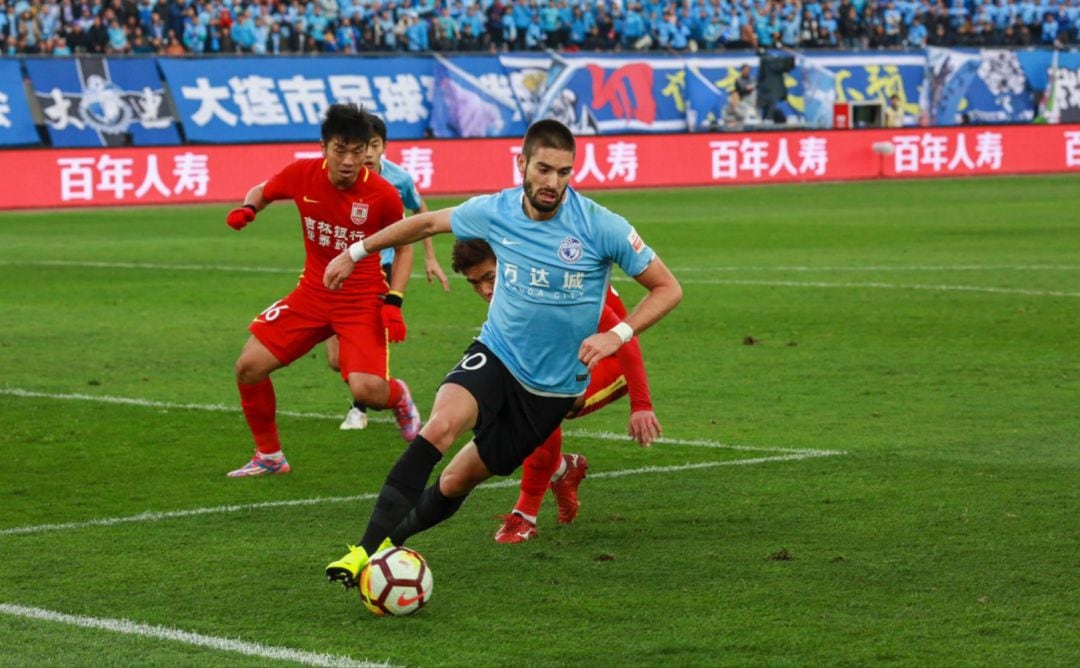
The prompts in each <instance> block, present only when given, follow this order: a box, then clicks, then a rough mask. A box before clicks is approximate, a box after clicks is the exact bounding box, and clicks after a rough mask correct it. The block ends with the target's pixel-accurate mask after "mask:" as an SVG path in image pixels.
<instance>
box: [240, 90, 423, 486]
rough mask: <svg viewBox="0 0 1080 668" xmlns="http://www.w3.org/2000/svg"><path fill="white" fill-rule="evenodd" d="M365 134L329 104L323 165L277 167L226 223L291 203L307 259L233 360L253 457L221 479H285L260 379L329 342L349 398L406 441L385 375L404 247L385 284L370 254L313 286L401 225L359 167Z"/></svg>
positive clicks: (406, 267)
mask: <svg viewBox="0 0 1080 668" xmlns="http://www.w3.org/2000/svg"><path fill="white" fill-rule="evenodd" d="M372 135H373V130H372V127H371V123H370V121H369V120H368V118H367V116H366V115H365V114H364V113H363V112H362V111H361V110H360V109H358V108H357V107H356V106H355V105H347V104H335V105H332V106H331V107H330V108H329V109H328V110H327V112H326V118H325V120H324V121H323V124H322V142H321V146H322V152H323V158H315V159H307V160H297V161H295V162H293V163H291V164H289V165H287V166H286V167H285V168H284V169H282V170H281V171H280V172H278V173H277V174H275V175H274V176H272V177H271V178H270V179H269V180H268V181H266V182H265V183H261V184H259V185H257V186H255V187H254V188H252V189H251V190H250V191H249V192H248V194H247V196H246V197H245V198H244V204H243V206H241V207H238V208H236V209H233V210H232V211H230V212H229V215H228V217H227V218H226V222H227V223H228V224H229V225H230V226H231V227H233V228H234V229H237V230H240V229H243V227H244V226H246V225H247V224H248V223H250V222H251V221H252V220H254V219H255V214H256V213H257V212H258V211H260V210H262V209H263V208H264V207H266V206H267V205H268V204H269V203H270V202H273V201H275V200H283V199H291V200H292V201H293V202H294V203H295V204H296V208H297V209H298V211H299V214H300V225H301V230H302V232H303V235H304V248H305V251H306V255H307V258H306V260H305V262H304V273H303V274H301V276H300V282H299V284H298V285H297V286H296V289H294V290H293V291H292V292H290V293H289V294H288V295H286V296H285V297H284V298H283V299H280V300H278V301H276V302H274V303H273V304H271V305H270V306H269V307H268V308H267V309H266V310H265V311H263V312H262V313H260V314H259V316H258V317H256V318H255V320H254V321H253V322H252V323H251V325H250V326H249V327H248V330H249V331H250V332H251V337H250V338H248V341H247V343H246V344H244V349H243V350H242V351H241V352H240V357H239V359H237V360H236V384H237V387H238V388H239V390H240V403H241V406H242V407H243V409H244V417H245V418H247V422H248V426H249V427H250V428H251V435H252V436H253V437H254V439H255V456H254V457H252V458H251V461H249V462H248V463H247V464H245V465H244V466H242V467H241V468H239V469H236V470H235V471H232V472H230V473H229V476H230V477H234V478H238V477H243V476H257V475H265V474H275V473H288V472H289V470H290V467H289V463H288V462H287V461H286V460H285V456H284V454H283V453H282V451H281V443H280V441H279V439H278V430H277V422H276V419H275V413H276V400H275V397H274V386H273V384H272V383H271V380H270V374H272V373H273V372H274V371H276V370H277V369H280V368H281V367H283V366H287V365H288V364H290V363H291V362H292V361H293V360H295V359H298V358H300V357H301V356H303V355H304V354H306V353H307V352H308V351H309V350H311V348H312V347H313V346H315V345H316V344H317V343H319V342H320V341H323V340H325V339H326V338H327V337H329V336H331V335H334V334H336V335H337V336H338V339H339V340H340V342H341V359H340V364H341V376H342V378H344V379H345V382H346V383H348V385H349V390H350V391H351V392H352V394H353V397H354V398H355V399H356V400H357V401H361V402H363V403H364V405H366V406H370V407H372V408H375V409H383V408H390V409H392V410H393V412H394V417H395V418H396V420H397V423H398V427H399V428H400V431H401V435H402V437H403V438H404V439H405V440H406V441H412V440H413V439H414V438H416V434H417V432H418V431H419V429H420V415H419V413H418V411H417V410H416V406H415V404H414V403H413V400H412V397H411V396H410V394H409V388H408V386H406V385H405V383H404V382H403V381H401V380H400V379H397V378H391V377H390V375H389V369H388V358H389V355H388V351H387V342H388V341H389V342H391V343H397V342H400V341H404V340H405V333H406V331H405V321H404V319H403V318H402V315H401V304H402V297H403V294H404V290H405V285H406V283H407V281H408V280H409V274H410V272H411V270H412V255H413V254H412V247H411V246H401V247H399V248H397V249H396V251H397V254H396V257H395V260H394V268H393V276H392V279H391V284H390V285H389V286H388V285H387V283H386V279H385V277H384V276H383V272H382V269H381V267H380V266H379V258H378V256H374V255H373V256H371V257H369V258H366V259H365V260H364V261H362V262H361V263H359V264H358V265H357V266H356V271H355V272H353V274H352V275H351V276H350V277H349V278H348V280H346V281H345V284H344V285H343V286H342V288H341V289H340V290H336V291H331V290H328V289H326V288H325V287H324V286H323V281H322V276H323V271H324V270H325V268H326V265H327V263H328V262H329V261H330V260H332V259H333V258H334V257H336V256H337V255H339V254H340V253H341V251H342V250H344V249H346V248H348V246H349V244H351V243H354V242H356V241H359V240H360V239H363V238H364V237H365V236H370V235H372V234H374V233H375V232H377V231H379V230H381V229H382V228H384V227H386V226H388V225H390V224H391V223H394V222H397V221H398V220H401V217H402V214H403V213H404V210H403V207H402V203H401V197H400V196H399V195H398V193H397V191H396V190H395V189H394V187H393V186H392V185H390V183H389V182H388V181H386V180H385V179H383V178H382V177H381V176H379V175H378V174H376V173H374V172H373V171H371V170H369V169H368V168H367V167H365V166H364V164H363V162H364V154H365V152H366V151H367V145H368V142H369V141H370V140H371V138H372Z"/></svg>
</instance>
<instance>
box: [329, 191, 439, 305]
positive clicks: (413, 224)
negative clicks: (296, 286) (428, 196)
mask: <svg viewBox="0 0 1080 668" xmlns="http://www.w3.org/2000/svg"><path fill="white" fill-rule="evenodd" d="M453 211H454V210H453V208H450V209H441V210H439V211H428V212H425V213H418V214H416V215H415V216H409V217H408V218H405V219H402V220H399V221H398V222H396V223H394V224H393V225H390V226H389V227H385V228H383V229H381V230H379V231H378V232H376V233H375V234H373V235H371V236H370V237H368V238H366V239H363V240H361V241H357V242H356V243H354V244H352V245H351V246H349V248H348V249H347V250H345V251H342V253H341V255H338V256H337V257H335V258H334V259H333V260H331V261H330V263H329V264H328V265H326V271H325V272H324V273H323V285H325V286H326V287H328V288H330V289H331V290H337V289H338V288H340V287H341V284H342V283H343V282H344V281H345V279H346V278H348V277H349V275H350V274H352V272H353V269H354V268H355V267H356V263H357V262H359V261H360V260H362V259H364V258H365V257H366V256H367V255H369V254H371V253H377V252H379V251H381V250H382V249H384V248H389V247H391V246H394V247H395V248H396V247H398V246H405V245H408V244H411V243H413V242H416V241H419V240H421V239H426V238H428V237H430V236H432V235H435V234H443V233H446V232H449V231H450V230H451V227H450V214H451V213H452V212H453Z"/></svg>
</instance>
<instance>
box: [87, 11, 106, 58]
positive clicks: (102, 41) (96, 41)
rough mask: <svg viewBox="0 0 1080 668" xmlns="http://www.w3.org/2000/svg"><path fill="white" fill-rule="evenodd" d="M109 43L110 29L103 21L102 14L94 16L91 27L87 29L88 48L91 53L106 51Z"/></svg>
mask: <svg viewBox="0 0 1080 668" xmlns="http://www.w3.org/2000/svg"><path fill="white" fill-rule="evenodd" d="M108 45H109V31H108V29H107V28H106V27H105V24H104V23H102V20H101V15H100V14H99V15H97V16H95V17H94V19H93V21H92V22H91V23H90V28H89V29H88V30H87V31H86V50H87V51H88V52H89V53H105V48H106V47H107V46H108Z"/></svg>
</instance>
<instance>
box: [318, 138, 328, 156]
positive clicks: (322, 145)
mask: <svg viewBox="0 0 1080 668" xmlns="http://www.w3.org/2000/svg"><path fill="white" fill-rule="evenodd" d="M319 148H321V149H322V157H324V158H325V157H326V152H327V151H328V150H329V149H330V147H329V146H327V145H326V141H325V140H322V139H320V140H319Z"/></svg>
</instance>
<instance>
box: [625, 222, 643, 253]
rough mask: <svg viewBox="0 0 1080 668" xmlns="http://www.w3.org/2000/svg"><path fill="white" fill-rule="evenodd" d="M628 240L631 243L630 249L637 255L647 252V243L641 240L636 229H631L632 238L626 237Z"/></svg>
mask: <svg viewBox="0 0 1080 668" xmlns="http://www.w3.org/2000/svg"><path fill="white" fill-rule="evenodd" d="M626 240H627V241H629V242H630V247H631V248H633V249H634V252H635V253H640V252H641V251H643V250H645V242H644V241H642V240H641V237H640V236H639V235H638V233H637V230H635V229H634V228H632V227H631V228H630V236H628V237H626Z"/></svg>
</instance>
